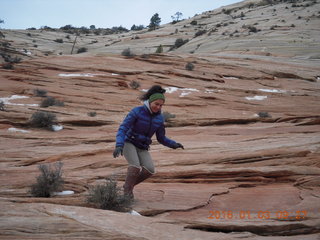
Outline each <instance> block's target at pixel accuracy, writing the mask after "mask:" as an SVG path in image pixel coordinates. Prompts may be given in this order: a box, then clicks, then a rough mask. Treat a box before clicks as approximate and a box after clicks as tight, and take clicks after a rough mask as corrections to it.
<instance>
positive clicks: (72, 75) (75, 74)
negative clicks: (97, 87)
mask: <svg viewBox="0 0 320 240" xmlns="http://www.w3.org/2000/svg"><path fill="white" fill-rule="evenodd" d="M94 76H95V74H92V73H60V74H59V77H94Z"/></svg>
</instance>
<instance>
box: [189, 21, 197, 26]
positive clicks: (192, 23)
mask: <svg viewBox="0 0 320 240" xmlns="http://www.w3.org/2000/svg"><path fill="white" fill-rule="evenodd" d="M190 24H191V25H197V24H198V22H197V21H196V20H193V21H192V22H191V23H190Z"/></svg>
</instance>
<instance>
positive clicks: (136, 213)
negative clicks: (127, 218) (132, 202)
mask: <svg viewBox="0 0 320 240" xmlns="http://www.w3.org/2000/svg"><path fill="white" fill-rule="evenodd" d="M129 213H130V214H131V215H134V216H141V214H140V213H138V212H137V211H135V210H131V211H130V212H129Z"/></svg>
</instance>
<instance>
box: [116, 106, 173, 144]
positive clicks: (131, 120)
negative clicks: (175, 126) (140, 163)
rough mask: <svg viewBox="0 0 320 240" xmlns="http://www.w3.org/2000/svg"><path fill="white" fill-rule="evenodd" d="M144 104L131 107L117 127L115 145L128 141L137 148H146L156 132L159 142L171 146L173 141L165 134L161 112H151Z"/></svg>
mask: <svg viewBox="0 0 320 240" xmlns="http://www.w3.org/2000/svg"><path fill="white" fill-rule="evenodd" d="M146 104H148V102H146V103H145V104H144V105H142V106H139V107H135V108H134V109H132V110H131V111H130V112H129V113H128V115H127V116H126V118H125V119H124V120H123V122H122V124H121V125H120V127H119V130H118V133H117V137H116V147H123V145H124V142H125V141H127V142H130V143H132V144H133V145H135V146H136V147H137V148H140V149H144V150H148V149H149V147H150V144H151V143H152V140H151V138H152V136H153V135H154V134H156V136H157V140H158V142H159V143H161V144H163V145H164V146H167V147H170V148H173V146H174V145H175V144H176V142H175V141H173V140H171V139H169V138H167V137H166V135H165V127H164V119H163V116H162V114H161V113H160V112H159V113H155V114H154V113H153V114H152V113H151V112H150V110H149V108H148V106H147V105H146Z"/></svg>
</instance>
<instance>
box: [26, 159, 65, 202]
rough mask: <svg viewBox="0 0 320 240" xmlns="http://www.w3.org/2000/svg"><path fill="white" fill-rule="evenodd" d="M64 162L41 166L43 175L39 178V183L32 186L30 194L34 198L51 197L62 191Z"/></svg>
mask: <svg viewBox="0 0 320 240" xmlns="http://www.w3.org/2000/svg"><path fill="white" fill-rule="evenodd" d="M62 165H63V164H62V162H56V163H55V164H54V166H52V165H51V164H40V165H39V170H40V172H41V175H39V176H38V177H37V182H36V183H35V184H33V185H32V186H31V190H30V193H31V195H32V196H34V197H46V198H48V197H51V196H53V194H54V192H58V191H61V190H62V187H63V183H64V181H63V178H62Z"/></svg>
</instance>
